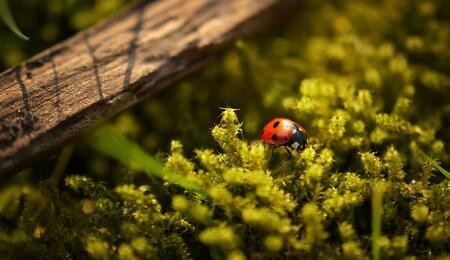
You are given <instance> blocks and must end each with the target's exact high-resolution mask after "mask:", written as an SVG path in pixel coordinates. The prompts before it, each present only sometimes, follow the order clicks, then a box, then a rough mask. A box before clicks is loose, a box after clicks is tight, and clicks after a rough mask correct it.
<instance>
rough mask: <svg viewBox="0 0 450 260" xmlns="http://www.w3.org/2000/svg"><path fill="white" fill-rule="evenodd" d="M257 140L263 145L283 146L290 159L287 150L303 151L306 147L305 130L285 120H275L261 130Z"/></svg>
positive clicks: (290, 155) (290, 154) (289, 152)
mask: <svg viewBox="0 0 450 260" xmlns="http://www.w3.org/2000/svg"><path fill="white" fill-rule="evenodd" d="M259 139H260V140H261V141H263V142H265V143H268V144H272V145H275V146H277V147H278V146H284V148H285V149H286V151H287V152H288V154H289V158H291V157H292V153H291V151H290V150H289V148H292V149H295V150H297V152H298V151H300V150H303V149H305V147H306V146H307V145H308V139H307V133H306V130H305V129H304V128H303V127H302V126H301V125H299V124H297V123H296V122H294V121H292V120H290V119H287V118H281V117H280V118H275V119H273V120H272V121H270V122H269V123H268V124H267V125H266V126H264V128H263V129H262V130H261V135H260V137H259Z"/></svg>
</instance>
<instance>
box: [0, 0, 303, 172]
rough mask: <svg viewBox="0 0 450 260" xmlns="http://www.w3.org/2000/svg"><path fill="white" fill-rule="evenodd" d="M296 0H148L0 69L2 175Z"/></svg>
mask: <svg viewBox="0 0 450 260" xmlns="http://www.w3.org/2000/svg"><path fill="white" fill-rule="evenodd" d="M297 2H298V0H188V1H187V0H160V1H153V2H148V1H147V2H143V3H141V4H139V5H137V6H135V7H134V8H132V9H130V10H128V11H126V12H124V13H122V14H120V15H118V16H116V17H113V18H112V19H110V20H108V21H106V22H104V23H102V24H99V25H97V26H94V27H92V28H90V29H87V30H85V31H82V32H80V33H78V34H76V35H75V36H73V37H71V38H69V39H67V40H65V41H63V42H61V43H59V44H57V45H55V46H53V47H51V48H50V49H48V50H46V51H43V52H42V53H40V54H38V55H36V56H35V57H33V58H31V59H29V60H27V61H25V62H24V63H22V64H21V65H19V66H17V67H15V68H11V69H9V70H7V71H5V72H3V73H1V74H0V179H2V178H5V177H7V176H10V175H11V174H14V173H15V172H16V171H17V170H20V169H22V168H25V167H26V166H28V165H29V164H30V163H31V162H32V161H33V160H35V159H36V158H39V157H42V156H43V155H45V154H48V153H49V152H50V151H52V150H54V149H55V148H56V147H58V146H60V145H62V144H63V143H64V142H66V141H67V140H68V139H70V138H71V137H73V136H74V135H76V134H77V133H79V132H80V131H81V130H82V129H84V128H86V127H88V126H89V125H92V124H93V123H94V122H96V121H98V120H101V119H106V118H109V117H111V116H112V115H114V114H116V113H117V112H120V111H122V110H124V109H125V108H127V107H129V106H131V105H133V104H135V103H137V102H139V101H140V100H142V99H143V98H145V97H148V96H150V95H151V94H152V93H154V92H155V91H156V90H158V89H160V88H162V87H164V86H167V85H168V84H170V83H173V82H174V81H175V80H176V79H179V78H180V77H182V76H184V75H186V74H187V73H189V72H191V71H193V70H195V69H196V68H198V67H199V66H201V65H202V64H204V63H205V61H206V60H207V59H208V58H209V57H211V56H212V55H214V54H215V53H217V52H218V51H219V50H220V49H222V48H223V47H224V46H225V45H226V43H229V42H230V41H232V40H233V39H236V38H238V37H242V36H245V35H246V34H248V33H251V32H252V31H254V30H256V29H260V28H259V27H262V26H265V25H267V22H268V21H269V22H271V21H272V20H270V19H274V20H277V19H280V17H281V16H283V14H284V12H285V11H287V10H288V9H291V7H292V6H294V5H295V4H296V3H297ZM262 21H265V22H262Z"/></svg>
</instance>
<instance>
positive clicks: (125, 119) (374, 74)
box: [0, 0, 450, 259]
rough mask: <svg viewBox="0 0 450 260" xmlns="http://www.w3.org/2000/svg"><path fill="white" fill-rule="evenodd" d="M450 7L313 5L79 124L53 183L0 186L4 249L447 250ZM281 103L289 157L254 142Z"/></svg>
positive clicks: (17, 254) (68, 253)
mask: <svg viewBox="0 0 450 260" xmlns="http://www.w3.org/2000/svg"><path fill="white" fill-rule="evenodd" d="M448 10H450V2H448V1H438V0H435V1H406V0H378V1H375V0H373V1H307V2H306V3H305V4H304V6H303V7H302V12H300V13H299V14H298V17H297V18H296V19H295V20H294V21H292V22H291V24H290V25H289V27H288V28H284V29H283V32H282V33H281V32H279V33H277V34H274V35H271V36H268V37H266V38H264V39H259V40H257V41H251V42H250V41H239V42H238V43H237V44H236V46H235V48H233V49H232V50H230V51H229V52H227V53H226V54H225V55H224V56H223V58H222V59H221V60H219V61H217V62H216V63H215V64H211V65H210V66H209V67H208V68H207V69H206V70H205V71H204V72H202V73H201V74H197V75H195V76H194V77H192V78H190V79H188V80H186V81H185V82H182V83H180V84H179V85H178V86H176V88H175V90H176V91H173V89H171V90H169V91H167V92H165V93H161V94H160V95H159V96H158V97H157V98H155V99H152V100H149V101H148V102H146V103H144V104H142V105H141V106H140V107H138V108H136V109H134V110H133V111H127V112H125V113H122V114H121V115H119V116H118V117H116V118H115V119H114V120H112V121H110V122H108V123H107V124H108V126H107V127H102V128H99V129H98V130H96V131H94V133H91V134H89V135H87V137H85V138H84V140H85V142H84V144H82V145H81V144H80V145H77V147H76V149H75V152H74V156H73V158H72V163H71V164H69V166H68V168H67V169H66V173H67V176H66V177H65V179H64V181H63V183H61V184H60V185H59V186H58V187H57V188H56V187H55V185H54V183H55V180H56V179H57V178H55V177H51V178H50V181H47V180H43V181H41V182H40V183H39V184H38V185H37V186H35V185H33V182H32V181H31V182H28V183H26V177H21V176H39V174H42V175H43V176H46V174H47V172H51V171H52V170H51V167H48V168H50V169H49V170H47V169H46V168H45V167H38V166H35V167H34V168H32V169H30V170H28V173H29V174H30V175H27V174H26V173H22V175H19V176H17V178H16V179H14V180H12V181H11V184H10V185H8V186H5V187H3V188H2V190H0V231H1V232H0V256H5V257H6V258H31V257H34V258H36V257H40V258H49V259H55V258H85V257H90V258H95V259H116V258H119V259H142V258H152V259H153V258H155V259H156V258H159V259H173V258H177V259H178V258H181V259H185V258H188V259H189V258H192V259H204V258H212V259H246V258H249V259H254V258H256V259H258V258H262V259H266V258H268V259H270V258H272V259H283V258H294V259H295V258H297V259H302V258H305V259H330V258H331V259H334V258H344V259H403V258H410V259H422V258H429V259H439V258H440V259H447V258H448V257H450V252H449V248H450V193H449V189H450V180H449V178H448V176H447V174H448V172H447V171H445V169H449V168H450V167H449V166H450V149H449V146H448V144H449V143H450V73H449V72H450V67H449V66H448V60H449V58H450V44H449V37H450V28H449V19H450V16H449V14H448ZM168 104H170V105H168ZM174 104H176V105H174ZM219 106H224V107H228V106H231V107H236V108H239V110H235V109H232V108H225V109H220V108H219ZM218 115H220V116H219V117H218ZM275 116H284V117H289V118H292V119H294V120H295V121H297V122H298V123H300V124H301V125H302V126H304V127H305V128H306V129H307V131H308V134H309V146H308V147H307V148H306V149H305V150H303V151H301V152H299V153H295V152H294V153H293V158H292V159H288V158H289V156H288V154H287V153H286V152H285V151H284V150H283V149H275V150H273V148H272V147H269V146H267V145H264V144H262V143H261V142H259V141H258V140H257V137H258V132H259V130H260V128H261V127H262V126H263V125H264V124H265V123H266V122H268V121H269V120H271V119H272V118H273V117H275ZM214 122H215V123H214ZM172 139H176V140H177V141H174V140H172ZM169 146H170V149H169ZM165 150H168V155H166V154H164V151H165ZM272 150H273V151H272ZM150 153H156V156H154V157H153V156H150V155H149V154H150ZM60 161H62V160H60ZM162 163H163V164H164V165H165V166H164V167H163V165H162ZM42 175H40V176H42ZM24 183H26V184H24Z"/></svg>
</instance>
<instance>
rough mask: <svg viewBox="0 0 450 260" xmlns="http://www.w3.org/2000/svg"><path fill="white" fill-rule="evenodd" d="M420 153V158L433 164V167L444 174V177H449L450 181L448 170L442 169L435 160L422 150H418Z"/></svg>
mask: <svg viewBox="0 0 450 260" xmlns="http://www.w3.org/2000/svg"><path fill="white" fill-rule="evenodd" d="M418 151H419V154H420V156H422V157H423V158H424V160H426V161H427V162H429V163H430V164H431V166H433V167H434V168H435V169H436V170H438V171H439V172H440V173H442V175H444V176H445V177H447V179H449V180H450V172H448V171H447V170H445V169H444V168H442V167H441V166H440V165H439V164H438V163H437V162H436V161H435V160H433V159H432V158H431V157H429V156H428V155H426V154H425V153H424V152H423V151H422V150H420V149H418Z"/></svg>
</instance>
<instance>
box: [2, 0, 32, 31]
mask: <svg viewBox="0 0 450 260" xmlns="http://www.w3.org/2000/svg"><path fill="white" fill-rule="evenodd" d="M7 1H8V0H0V18H2V20H3V21H4V22H5V23H6V25H7V26H8V27H9V29H10V30H11V31H13V32H14V33H15V34H16V35H17V36H18V37H19V38H21V39H23V40H28V37H27V36H25V35H24V34H23V33H22V32H21V31H20V29H19V27H17V25H16V22H15V21H14V18H13V16H12V14H11V10H10V9H9V5H8V2H7Z"/></svg>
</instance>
